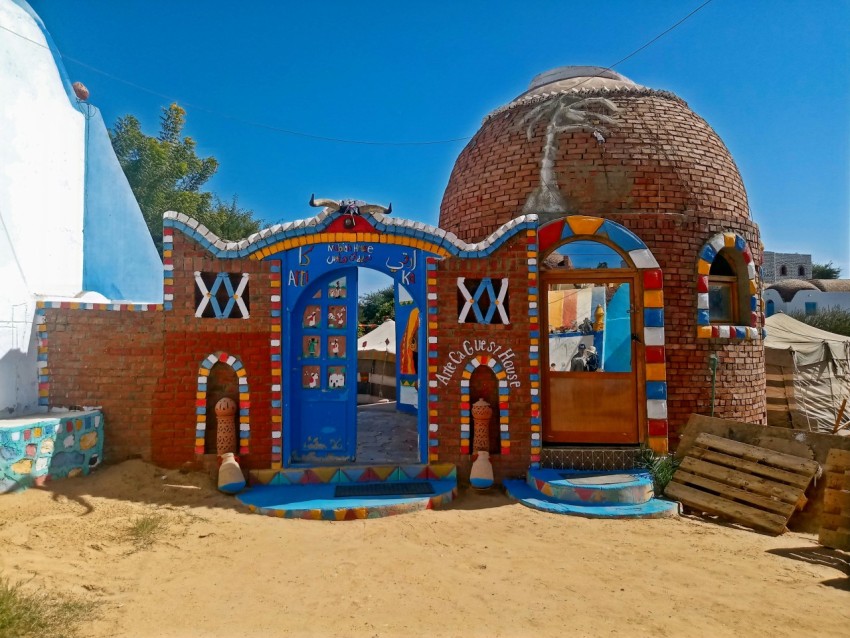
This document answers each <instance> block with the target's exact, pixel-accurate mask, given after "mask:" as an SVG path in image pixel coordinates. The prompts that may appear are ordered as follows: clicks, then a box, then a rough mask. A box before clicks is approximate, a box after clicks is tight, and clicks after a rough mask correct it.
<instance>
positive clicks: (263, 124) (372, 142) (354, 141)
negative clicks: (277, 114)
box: [0, 0, 713, 146]
mask: <svg viewBox="0 0 850 638" xmlns="http://www.w3.org/2000/svg"><path fill="white" fill-rule="evenodd" d="M712 2H713V0H706V2H703V3H702V4H701V5H700V6H698V7H697V8H696V9H694V10H693V11H691V12H690V13H688V14H687V15H686V16H685V17H683V18H682V19H680V20H679V21H678V22H676V23H675V24H673V25H672V26H671V27H668V28H667V29H665V30H664V31H662V32H661V33H659V34H658V35H657V36H655V37H654V38H652V39H651V40H649V41H648V42H647V43H645V44H644V45H642V46H640V47H638V48H637V49H635V50H634V51H632V52H631V53H629V54H628V55H627V56H625V57H623V58H621V59H619V60H617V62H615V63H614V64H612V65H611V66H609V67H605V69H603V70H602V71H600V72H599V73H598V74H597V75H594V76H591V77H588V78H586V79H585V80H584V81H582V82H580V83H579V84H577V85H576V86H575V87H574V88H578V87H579V86H581V85H582V84H585V83H586V82H589V81H590V80H592V79H593V78H595V77H599V75H601V74H602V73H604V72H605V71H612V70H613V69H614V68H615V67H616V66H618V65H620V64H622V63H623V62H625V61H626V60H629V59H630V58H632V57H634V56H635V55H637V54H638V53H640V52H641V51H643V50H644V49H646V48H647V47H649V46H651V45H653V44H654V43H655V42H657V41H658V40H660V39H661V38H663V37H664V36H665V35H667V34H668V33H670V32H671V31H673V30H674V29H676V28H677V27H679V26H681V25H682V24H683V23H684V22H685V21H687V20H688V19H690V18H691V17H693V16H694V15H695V14H696V13H698V12H699V11H700V10H702V9H703V8H705V7H706V6H708V5H709V4H711V3H712ZM0 29H2V30H4V31H8V32H9V33H12V34H13V35H16V36H18V37H19V38H22V39H24V40H26V41H27V42H31V43H32V44H35V45H36V46H39V47H42V48H45V49H49V48H50V47H48V46H46V45H44V44H42V43H41V42H36V41H35V40H31V39H30V38H27V37H26V36H24V35H21V34H20V33H17V32H15V31H13V30H11V29H9V28H7V27H4V26H2V25H0ZM57 50H58V47H57ZM60 57H61V58H62V59H63V60H67V61H68V62H73V63H74V64H77V65H79V66H81V67H83V68H86V69H88V70H89V71H92V72H94V73H98V74H100V75H102V76H104V77H106V78H109V79H110V80H113V81H115V82H120V83H122V84H126V85H127V86H130V87H132V88H134V89H136V90H138V91H143V92H145V93H149V94H150V95H155V96H157V97H161V98H163V99H166V100H169V101H172V102H178V103H179V104H181V105H183V106H189V107H191V108H193V109H197V110H199V111H204V112H205V113H209V114H210V115H215V116H217V117H221V118H223V119H227V120H231V121H233V122H238V123H240V124H244V125H246V126H253V127H255V128H260V129H263V130H267V131H271V132H273V133H280V134H283V135H291V136H294V137H302V138H305V139H310V140H315V141H317V142H332V143H337V144H356V145H361V146H434V145H439V144H454V143H456V142H466V141H468V140H470V139H472V138H471V137H470V136H464V137H452V138H448V139H438V140H415V141H383V140H357V139H348V138H341V137H332V136H328V135H318V134H315V133H308V132H306V131H297V130H294V129H290V128H284V127H281V126H276V125H274V124H268V123H266V122H259V121H257V120H252V119H250V118H245V117H242V116H240V115H234V114H232V113H226V112H224V111H219V110H217V109H211V108H208V107H205V106H203V105H200V104H195V103H193V102H187V101H185V100H181V99H180V98H178V97H175V96H173V95H168V94H166V93H161V92H159V91H156V90H154V89H151V88H148V87H146V86H142V85H141V84H137V83H136V82H132V81H130V80H126V79H124V78H122V77H120V76H117V75H114V74H112V73H109V72H108V71H104V70H102V69H99V68H97V67H95V66H92V65H91V64H88V63H87V62H83V61H82V60H78V59H76V58H73V57H71V56H67V55H64V54H62V53H61V52H60Z"/></svg>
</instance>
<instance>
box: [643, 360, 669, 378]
mask: <svg viewBox="0 0 850 638" xmlns="http://www.w3.org/2000/svg"><path fill="white" fill-rule="evenodd" d="M666 379H667V369H666V366H665V365H664V364H663V363H647V364H646V380H647V381H665V380H666Z"/></svg>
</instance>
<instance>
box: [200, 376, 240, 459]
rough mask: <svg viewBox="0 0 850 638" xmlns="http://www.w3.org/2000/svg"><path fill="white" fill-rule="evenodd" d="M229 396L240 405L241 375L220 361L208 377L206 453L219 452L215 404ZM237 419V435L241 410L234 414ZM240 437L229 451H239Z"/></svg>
mask: <svg viewBox="0 0 850 638" xmlns="http://www.w3.org/2000/svg"><path fill="white" fill-rule="evenodd" d="M225 397H227V398H229V399H232V400H233V401H235V402H236V405H237V406H238V405H239V377H238V375H237V374H236V370H234V369H233V368H232V367H230V366H229V365H227V364H226V363H222V362H218V363H216V364H215V365H214V366H213V367H212V368H211V369H210V374H209V377H207V406H206V408H207V428H206V431H205V434H204V454H217V453H218V450H217V436H218V418H217V417H216V413H215V405H216V403H218V402H219V401H220V400H221V399H223V398H225ZM234 418H235V421H236V424H237V426H236V429H237V437H238V429H239V426H238V423H239V411H238V408H237V412H236V414H235V415H234ZM238 444H239V441H238V438H237V440H236V441H235V443H234V447H233V449H232V450H226V451H227V452H233V453H238V452H239V450H238Z"/></svg>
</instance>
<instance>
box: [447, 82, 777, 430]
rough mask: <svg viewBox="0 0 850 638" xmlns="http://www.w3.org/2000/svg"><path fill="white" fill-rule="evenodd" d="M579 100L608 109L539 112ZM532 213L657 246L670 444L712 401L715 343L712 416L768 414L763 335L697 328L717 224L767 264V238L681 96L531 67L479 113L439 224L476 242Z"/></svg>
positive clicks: (726, 162)
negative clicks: (601, 226) (547, 177)
mask: <svg viewBox="0 0 850 638" xmlns="http://www.w3.org/2000/svg"><path fill="white" fill-rule="evenodd" d="M571 98H572V99H575V100H582V99H585V98H593V99H591V100H589V101H588V102H586V103H585V105H584V106H583V107H582V108H583V109H584V110H585V111H587V112H589V113H591V114H593V113H599V114H602V115H604V116H607V117H609V118H611V120H605V119H604V118H602V119H594V118H593V117H591V118H590V119H589V120H588V121H587V122H586V123H585V125H584V126H579V127H575V126H573V127H572V129H571V130H570V131H563V129H562V130H561V132H558V133H557V134H555V135H553V134H552V130H551V127H550V126H547V123H549V122H551V121H552V120H551V119H549V118H547V117H545V116H544V117H538V118H535V114H536V112H535V109H538V111H537V112H538V113H539V111H540V108H541V105H545V104H546V103H549V102H551V101H553V100H562V101H569V100H570V99H571ZM598 98H604V100H601V99H598ZM605 101H607V102H605ZM608 105H610V106H613V107H615V108H609V106H608ZM543 108H545V107H543ZM573 122H574V121H573ZM576 129H578V130H576ZM547 146H548V147H549V148H548V149H547V148H546V147H547ZM547 161H548V162H549V166H550V167H551V169H552V171H553V173H554V175H553V177H554V180H555V182H556V184H555V190H557V191H559V193H556V198H555V205H554V206H553V199H552V198H549V199H548V200H546V201H541V200H540V199H539V192H540V190H541V181H542V180H541V171H542V170H545V168H546V166H545V164H546V162H547ZM550 184H551V182H550ZM548 190H550V191H551V190H552V188H551V187H549V188H548ZM526 213H536V214H538V215H539V216H540V220H541V221H540V223H541V225H542V224H544V223H545V222H546V221H549V220H552V219H556V218H559V217H564V216H567V215H588V216H593V217H601V218H606V219H610V220H612V221H615V222H617V223H618V224H621V225H623V226H625V227H626V228H628V229H629V230H631V231H632V232H633V233H635V234H636V235H637V236H638V237H640V238H641V239H642V240H643V241H644V242H645V243H646V245H647V246H648V247H649V248H650V249H651V250H652V253H653V255H654V256H655V258H656V259H657V261H658V263H659V265H660V267H661V269H662V270H663V273H664V279H663V283H664V313H665V330H666V344H665V345H666V360H667V366H668V370H667V376H668V397H667V401H668V410H669V420H670V430H671V442H672V443H673V444H674V445H675V440H676V435H675V433H676V430H677V429H679V428H681V426H682V425H683V424H684V423H685V422H686V421H687V418H688V416H689V415H690V413H692V412H701V413H705V414H708V413H709V412H710V411H711V372H710V369H709V365H708V359H709V355H710V354H711V353H713V352H716V353H717V355H718V358H719V366H718V369H717V380H716V399H715V402H714V414H715V416H720V417H725V418H736V419H741V420H745V421H752V422H764V418H765V416H764V415H765V398H764V390H765V379H764V351H763V344H762V341H761V338H760V336H759V338H757V339H740V331H739V333H738V336H739V338H737V339H735V338H732V339H730V338H722V337H720V338H718V336H717V335H718V331H717V330H715V331H714V333H711V330H710V328H709V329H708V332H705V329H706V328H705V327H703V330H704V332H702V337H703V338H700V337H698V336H697V335H698V334H699V333H700V330H699V329H698V327H699V323H700V322H699V320H698V316H699V309H700V308H699V307H698V305H699V292H701V291H698V287H699V285H700V284H699V281H700V279H699V275H700V274H702V275H707V274H708V273H707V272H706V273H700V272H699V268H700V263H699V262H700V258H701V254H702V251H703V250H704V248H705V247H706V246H707V245H708V244H709V243H710V242H711V241H712V239H713V238H714V240H715V242H717V239H716V238H717V236H718V234H724V233H725V234H726V235H725V236H726V237H731V236H732V235H733V234H734V235H736V236H737V237H738V238H740V240H742V241H743V242H744V244H745V245H746V249H747V251H748V253H749V257H748V258H751V259H752V261H753V262H754V264H756V265H758V264H760V263H761V244H760V239H759V230H758V227H757V225H756V224H755V223H754V222H753V221H752V219H751V218H750V211H749V205H748V203H747V194H746V191H745V189H744V185H743V182H742V180H741V176H740V174H739V172H738V169H737V167H736V165H735V162H734V160H733V159H732V156H731V154H730V153H729V150H728V149H727V148H726V146H725V145H724V143H723V141H722V140H721V139H720V137H719V136H718V135H717V133H715V131H714V130H713V129H712V128H711V126H709V125H708V123H706V121H705V120H703V119H702V118H701V117H699V116H698V115H697V114H696V113H694V112H693V111H691V109H690V108H689V107H688V105H687V104H686V103H685V101H684V100H682V99H681V98H679V97H678V96H676V95H674V94H672V93H670V92H667V91H660V90H655V89H651V88H648V87H645V86H641V85H639V84H636V83H635V82H633V81H632V80H630V79H628V78H626V77H624V76H622V75H620V74H618V73H615V72H612V71H606V70H604V69H602V68H599V67H575V66H572V67H561V68H558V69H554V70H552V71H549V72H546V73H542V74H540V75H538V76H536V77H535V78H534V79H533V80H532V82H531V84H530V86H529V89H528V90H527V91H526V92H525V93H523V94H521V95H520V96H518V97H517V98H516V99H515V100H513V101H512V102H511V103H509V104H507V105H505V106H503V107H501V108H498V109H496V110H495V111H493V112H492V113H490V114H489V115H487V116H486V117H485V118H484V121H483V123H482V125H481V128H480V129H479V131H478V132H477V133H476V134H475V136H474V137H473V138H472V140H471V141H470V142H469V144H467V146H466V148H464V149H463V151H462V152H461V154H460V156H459V157H458V159H457V161H456V162H455V165H454V168H453V170H452V173H451V177H450V178H449V183H448V186H447V187H446V190H445V193H444V196H443V201H442V204H441V207H440V227H441V228H443V229H445V230H447V231H451V232H453V233H455V234H456V235H457V236H458V237H460V238H461V239H464V240H466V241H468V242H474V241H480V240H481V239H483V238H485V237H487V236H488V235H489V234H490V233H492V232H493V231H495V230H496V229H498V228H499V227H500V225H502V224H504V223H506V222H508V221H510V220H511V219H513V218H515V217H518V216H520V215H523V214H526ZM720 245H721V246H722V243H721V244H720ZM727 245H728V244H727ZM740 246H741V241H739V247H740ZM715 247H716V244H715ZM702 256H703V257H704V255H702ZM544 257H545V255H543V254H541V258H544ZM709 261H710V260H709ZM757 279H758V275H756V276H755V277H751V285H752V284H756V286H754V287H756V290H753V291H752V292H753V295H754V299H753V306H756V307H754V308H753V310H754V314H753V318H752V320H751V321H750V320H748V321H747V322H746V326H747V327H755V328H757V329H758V331H759V334H760V333H761V328H762V326H763V315H762V313H761V312H760V311H761V298H760V286H758V285H757V281H756V280H757ZM702 292H704V291H702ZM748 305H749V304H748ZM747 310H749V309H747ZM737 323H742V322H737ZM709 334H713V337H712V336H708V337H706V335H709ZM719 334H721V335H724V336H725V335H726V334H729V333H727V332H721V333H719ZM731 334H733V335H734V329H733V330H732V333H731Z"/></svg>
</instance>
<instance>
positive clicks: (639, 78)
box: [30, 0, 850, 277]
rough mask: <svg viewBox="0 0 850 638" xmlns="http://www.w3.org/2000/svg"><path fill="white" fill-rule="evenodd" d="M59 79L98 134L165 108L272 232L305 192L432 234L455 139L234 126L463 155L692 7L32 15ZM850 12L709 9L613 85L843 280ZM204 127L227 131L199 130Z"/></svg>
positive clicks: (173, 9)
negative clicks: (81, 93)
mask: <svg viewBox="0 0 850 638" xmlns="http://www.w3.org/2000/svg"><path fill="white" fill-rule="evenodd" d="M30 2H31V5H32V6H33V8H34V9H35V10H36V12H38V13H39V15H40V16H41V17H42V19H43V20H44V22H45V24H46V26H47V28H48V30H49V31H50V33H51V35H52V36H53V38H54V40H55V41H56V43H57V45H58V47H59V49H60V50H61V51H62V53H63V55H64V56H66V59H65V64H66V67H67V69H68V72H69V75H70V76H71V79H72V80H80V81H82V82H83V83H85V84H86V85H87V86H88V87H89V89H90V91H91V102H92V103H94V104H95V105H97V106H98V107H99V108H100V109H101V110H102V111H103V115H104V119H105V120H106V121H107V123H109V124H110V125H111V124H112V123H114V121H115V119H116V118H117V117H119V116H121V115H123V114H126V113H132V114H134V115H136V116H137V117H138V118H139V119H140V120H141V122H142V124H143V126H144V127H145V128H146V130H147V131H148V132H149V133H151V134H154V133H155V132H156V131H157V127H158V117H159V111H160V108H161V107H162V106H165V105H166V104H167V103H168V102H169V100H168V99H167V98H165V97H161V96H158V95H154V94H152V93H150V92H147V91H144V90H141V89H139V88H135V87H133V86H130V85H128V84H126V83H123V82H119V81H117V80H115V79H113V78H110V77H107V76H105V75H103V74H101V73H97V72H95V71H93V70H91V69H90V68H87V67H85V66H81V65H80V64H78V63H76V62H73V61H71V60H68V59H67V57H71V58H74V59H76V60H80V61H82V62H85V63H86V64H87V65H90V66H93V67H96V68H97V69H99V70H101V71H104V72H106V73H109V74H111V75H113V76H116V77H119V78H121V79H123V80H125V81H127V82H131V83H133V84H136V85H139V86H141V87H145V88H146V89H149V90H150V91H153V92H155V93H159V94H163V95H166V96H171V97H173V98H174V99H176V100H177V101H178V102H179V103H181V104H182V105H184V106H185V107H186V109H187V110H188V124H187V128H186V132H187V133H188V134H189V135H191V136H192V137H194V138H195V139H196V140H197V141H198V144H199V150H200V152H201V153H203V154H210V155H214V156H215V157H217V158H218V159H219V161H220V163H221V169H220V171H219V173H218V175H217V176H216V177H215V178H214V180H213V181H212V182H211V189H212V190H215V191H216V192H218V193H219V194H220V195H222V196H223V197H229V196H231V195H234V194H236V195H238V196H239V198H240V202H241V204H242V205H243V206H246V207H248V208H251V209H253V210H254V211H255V212H256V213H257V215H258V216H259V217H261V218H262V219H263V220H265V221H267V222H268V223H269V224H271V223H276V222H278V221H282V220H289V219H296V218H301V217H306V216H309V215H311V214H313V213H314V212H315V211H314V210H313V209H310V208H309V207H308V206H307V201H308V200H309V197H310V194H311V193H312V192H315V193H316V195H317V196H322V197H333V198H342V197H354V198H358V199H365V200H369V201H374V202H379V203H387V202H389V201H392V203H393V208H394V210H395V211H396V214H398V215H399V216H401V217H405V218H409V219H416V220H421V221H425V222H428V223H432V224H436V223H437V218H438V215H439V206H440V200H441V199H442V194H443V190H444V189H445V186H446V182H447V180H448V177H449V173H450V172H451V169H452V165H453V163H454V160H455V158H456V157H457V155H458V154H459V152H460V151H461V149H462V148H463V146H464V145H465V141H456V142H450V143H445V144H432V145H418V146H392V145H363V144H344V143H340V142H325V141H319V140H314V139H309V138H305V137H298V136H292V135H285V134H281V133H278V132H274V131H271V130H269V129H267V128H261V127H257V126H251V125H249V124H247V123H246V122H245V121H246V120H247V121H254V122H259V123H262V124H265V125H269V126H271V127H278V128H286V129H291V130H296V131H302V132H305V133H309V134H313V135H318V136H326V137H333V138H345V139H355V140H370V141H382V142H411V141H435V140H446V139H453V138H460V137H468V136H471V135H473V134H474V133H475V131H476V130H477V128H478V126H479V125H480V123H481V119H482V117H484V115H486V114H487V113H488V112H489V111H491V110H492V109H494V108H496V107H498V106H500V105H502V104H504V103H506V102H507V101H509V100H510V99H512V98H513V97H515V96H516V95H518V94H519V93H521V92H523V91H524V90H525V89H526V87H527V84H528V82H529V80H530V79H531V77H532V76H534V75H535V74H537V73H539V72H541V71H545V70H547V69H550V68H553V67H557V66H561V65H566V64H591V65H598V66H609V65H611V64H613V63H615V62H616V61H618V60H620V59H621V58H624V57H625V56H627V55H628V54H629V53H631V52H633V51H635V50H636V49H638V48H639V47H641V46H642V45H644V44H646V43H647V42H648V41H649V40H651V39H652V38H654V37H655V36H656V35H658V34H659V33H661V32H662V31H664V30H665V29H667V28H668V27H670V26H672V25H673V24H674V23H675V22H677V21H678V20H680V19H681V18H682V17H684V16H685V15H686V14H688V13H689V12H690V11H692V10H693V9H695V8H697V7H698V6H699V5H700V4H702V1H701V0H696V1H690V0H689V1H682V2H671V1H668V2H662V1H654V2H649V1H642V2H637V1H634V0H632V1H625V2H594V3H591V2H586V3H581V4H579V3H574V2H552V1H548V2H543V1H535V0H525V1H524V2H522V3H519V2H511V3H508V2H453V3H452V2H429V3H398V2H359V3H353V2H322V3H308V2H300V3H295V2H271V1H266V2H242V3H236V2H223V1H216V0H207V1H205V2H203V3H200V2H189V1H188V0H168V1H161V0H144V1H142V0H121V1H120V2H115V1H109V0H68V1H63V2H57V1H55V0H30ZM848 25H850V2H846V1H843V0H839V1H834V0H828V1H827V0H812V1H808V2H803V1H799V2H776V1H757V0H747V1H746V2H738V1H735V0H714V1H713V2H711V3H710V4H708V5H707V6H706V7H704V8H703V9H702V10H700V11H699V12H698V13H697V14H696V15H694V16H693V17H691V18H690V19H689V20H688V21H686V22H685V23H684V24H682V25H681V26H679V27H678V28H676V29H675V30H674V31H672V32H670V33H669V34H667V35H666V36H664V37H663V38H662V39H660V40H659V41H657V42H655V43H654V44H652V45H651V46H650V47H648V48H647V49H645V50H643V51H641V52H640V53H638V54H637V55H635V56H634V57H632V58H630V59H628V60H627V61H625V62H623V63H622V64H621V65H619V66H617V67H616V70H617V71H619V72H621V73H623V74H624V75H626V76H628V77H630V78H631V79H633V80H635V81H636V82H638V83H640V84H644V85H647V86H651V87H653V88H658V89H666V90H670V91H673V92H674V93H676V94H678V95H679V96H681V97H682V98H684V99H685V100H686V101H687V102H688V103H689V104H690V106H691V108H692V109H694V110H695V111H696V112H697V113H698V114H699V115H701V116H702V117H704V118H705V119H706V120H707V121H708V123H709V124H711V126H713V127H714V129H715V130H716V131H717V132H718V133H719V134H720V136H721V137H722V138H723V140H724V141H725V143H726V144H727V146H728V147H729V149H730V150H731V152H732V155H733V157H734V158H735V161H736V162H737V164H738V167H739V169H740V171H741V173H742V175H743V178H744V183H745V185H746V187H747V191H748V194H749V198H750V207H751V210H752V214H753V217H754V218H755V220H756V222H758V224H759V225H760V227H761V232H762V240H763V241H764V243H765V246H766V248H767V249H768V250H775V251H780V252H804V253H811V254H812V255H813V257H814V259H815V261H816V262H826V261H830V260H831V261H833V262H835V263H836V264H838V265H840V266H841V267H842V275H843V276H845V277H848V276H850V263H848V243H850V242H848V238H850V227H849V225H848V218H850V215H848V212H849V211H850V83H848V70H850V38H848V37H847V27H848ZM210 111H216V112H218V113H221V114H225V115H226V116H223V115H219V114H215V113H211V112H210Z"/></svg>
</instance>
